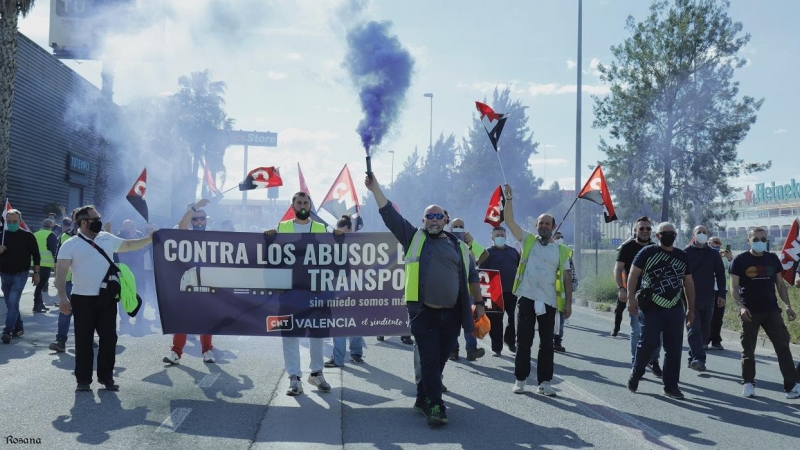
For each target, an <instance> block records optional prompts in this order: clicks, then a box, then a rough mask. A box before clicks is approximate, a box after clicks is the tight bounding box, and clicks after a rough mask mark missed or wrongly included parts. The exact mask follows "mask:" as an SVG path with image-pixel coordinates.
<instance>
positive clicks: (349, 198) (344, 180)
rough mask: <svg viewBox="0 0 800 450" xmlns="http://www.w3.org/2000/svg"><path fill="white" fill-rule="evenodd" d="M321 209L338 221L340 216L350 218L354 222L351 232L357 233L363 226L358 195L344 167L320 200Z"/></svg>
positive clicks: (348, 171) (347, 170)
mask: <svg viewBox="0 0 800 450" xmlns="http://www.w3.org/2000/svg"><path fill="white" fill-rule="evenodd" d="M321 208H322V209H324V210H325V211H328V212H329V213H331V215H332V216H333V217H336V219H337V220H338V219H339V218H341V217H342V216H350V217H352V219H353V220H354V221H355V225H354V226H353V231H358V230H360V229H361V227H363V226H364V219H362V218H361V206H360V205H359V204H358V195H357V194H356V187H355V185H354V184H353V179H352V178H351V177H350V170H349V169H348V168H347V164H345V165H344V167H343V168H342V171H341V172H339V176H338V177H336V180H335V181H334V182H333V185H332V186H331V189H330V190H329V191H328V195H326V196H325V198H324V199H323V200H322V206H321Z"/></svg>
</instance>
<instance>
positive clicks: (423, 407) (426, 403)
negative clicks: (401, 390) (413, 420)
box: [414, 398, 431, 417]
mask: <svg viewBox="0 0 800 450" xmlns="http://www.w3.org/2000/svg"><path fill="white" fill-rule="evenodd" d="M414 411H417V412H419V413H422V415H423V416H425V417H428V416H430V415H431V401H430V400H428V399H427V398H426V399H424V400H420V399H417V401H416V402H414Z"/></svg>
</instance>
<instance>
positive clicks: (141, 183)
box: [125, 167, 150, 222]
mask: <svg viewBox="0 0 800 450" xmlns="http://www.w3.org/2000/svg"><path fill="white" fill-rule="evenodd" d="M146 193H147V168H146V167H145V169H144V170H142V174H141V175H139V178H137V179H136V182H135V183H133V187H132V188H131V190H130V191H128V195H126V196H125V198H126V199H128V201H129V202H130V203H131V205H132V206H133V208H134V209H135V210H136V212H138V213H139V215H141V216H142V217H144V221H145V222H150V214H149V213H148V212H147V202H146V201H145V199H144V196H145V194H146Z"/></svg>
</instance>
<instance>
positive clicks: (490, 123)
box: [475, 102, 508, 151]
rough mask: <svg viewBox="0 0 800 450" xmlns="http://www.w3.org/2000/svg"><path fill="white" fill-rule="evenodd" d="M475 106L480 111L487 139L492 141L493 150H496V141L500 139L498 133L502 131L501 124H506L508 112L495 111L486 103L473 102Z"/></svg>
mask: <svg viewBox="0 0 800 450" xmlns="http://www.w3.org/2000/svg"><path fill="white" fill-rule="evenodd" d="M475 107H476V108H478V112H479V113H481V123H482V124H483V129H484V130H486V134H487V135H489V140H490V141H492V147H494V151H497V141H499V140H500V133H502V132H503V126H505V124H506V120H507V119H508V114H500V113H496V112H494V110H493V109H492V108H491V107H490V106H489V105H487V104H486V103H481V102H475Z"/></svg>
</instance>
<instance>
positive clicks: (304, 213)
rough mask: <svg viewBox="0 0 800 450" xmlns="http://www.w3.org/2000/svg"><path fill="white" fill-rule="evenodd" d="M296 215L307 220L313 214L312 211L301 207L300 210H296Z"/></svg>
mask: <svg viewBox="0 0 800 450" xmlns="http://www.w3.org/2000/svg"><path fill="white" fill-rule="evenodd" d="M294 216H295V217H297V218H298V219H300V220H306V219H308V218H309V217H310V216H311V211H307V210H305V209H301V210H300V211H295V212H294Z"/></svg>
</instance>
